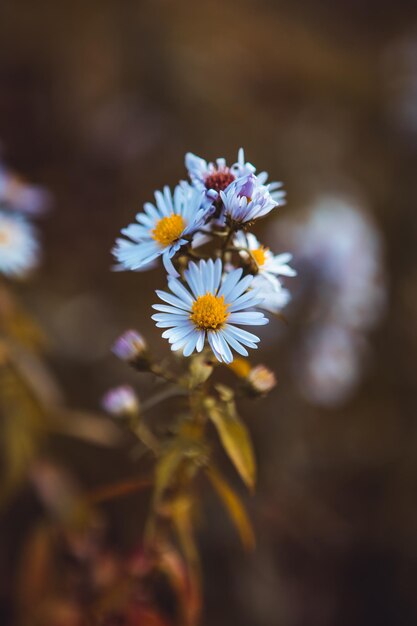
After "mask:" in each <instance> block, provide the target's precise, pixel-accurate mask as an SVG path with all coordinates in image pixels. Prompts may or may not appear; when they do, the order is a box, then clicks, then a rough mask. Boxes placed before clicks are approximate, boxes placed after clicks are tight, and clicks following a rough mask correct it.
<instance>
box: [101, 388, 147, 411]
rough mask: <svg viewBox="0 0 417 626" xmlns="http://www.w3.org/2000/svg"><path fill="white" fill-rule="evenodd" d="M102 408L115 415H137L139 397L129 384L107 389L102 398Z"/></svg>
mask: <svg viewBox="0 0 417 626" xmlns="http://www.w3.org/2000/svg"><path fill="white" fill-rule="evenodd" d="M102 406H103V409H104V410H105V411H106V412H107V413H110V415H114V416H115V417H124V416H126V417H127V416H131V415H137V414H138V413H139V399H138V397H137V395H136V393H135V392H134V390H133V389H132V387H130V385H121V386H120V387H115V388H114V389H109V391H108V392H107V393H106V394H105V395H104V397H103V399H102Z"/></svg>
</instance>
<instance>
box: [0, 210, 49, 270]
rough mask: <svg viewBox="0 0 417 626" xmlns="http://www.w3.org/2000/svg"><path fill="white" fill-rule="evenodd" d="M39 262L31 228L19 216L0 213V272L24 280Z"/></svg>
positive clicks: (35, 240) (36, 241)
mask: <svg viewBox="0 0 417 626" xmlns="http://www.w3.org/2000/svg"><path fill="white" fill-rule="evenodd" d="M38 262H39V244H38V240H37V238H36V232H35V229H34V228H33V226H32V225H31V224H30V223H29V222H28V221H27V220H26V219H25V218H24V217H23V216H21V215H19V214H15V213H8V212H5V211H0V272H1V273H2V274H5V275H6V276H11V277H14V278H24V277H25V276H26V275H27V274H28V273H29V272H30V271H31V270H33V269H34V268H35V267H36V266H37V265H38Z"/></svg>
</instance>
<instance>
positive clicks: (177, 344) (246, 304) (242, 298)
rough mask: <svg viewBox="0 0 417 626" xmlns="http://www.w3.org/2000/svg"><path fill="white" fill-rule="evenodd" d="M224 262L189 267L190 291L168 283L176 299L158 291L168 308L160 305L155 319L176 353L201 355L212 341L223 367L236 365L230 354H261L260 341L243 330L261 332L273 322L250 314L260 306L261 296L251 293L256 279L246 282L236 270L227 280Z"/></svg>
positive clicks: (172, 281) (177, 283) (186, 272)
mask: <svg viewBox="0 0 417 626" xmlns="http://www.w3.org/2000/svg"><path fill="white" fill-rule="evenodd" d="M222 270H223V268H222V262H221V261H220V259H217V260H216V261H215V262H213V261H212V260H211V259H209V260H208V261H200V262H199V264H198V265H196V264H195V263H192V262H191V263H190V264H189V267H188V269H187V270H185V272H184V275H185V280H186V282H187V286H188V287H189V289H187V288H186V287H184V285H183V284H182V283H181V282H180V281H179V280H177V279H175V278H171V279H169V282H168V285H169V288H170V290H171V292H172V293H167V292H166V291H157V292H156V293H157V295H158V296H159V297H160V298H161V300H164V302H166V303H167V304H155V305H153V308H154V309H156V310H157V311H158V313H156V314H155V315H153V316H152V319H154V320H155V321H156V325H157V326H159V327H160V328H167V329H168V330H166V331H164V332H163V334H162V336H163V337H164V338H166V339H168V341H169V343H171V344H172V345H171V349H172V350H182V351H183V354H184V356H190V354H192V353H193V352H194V350H197V352H201V351H202V349H203V348H204V344H205V341H206V339H207V341H208V343H209V345H210V347H211V349H212V351H213V353H214V355H215V357H216V358H217V359H218V360H219V361H223V362H225V363H231V362H232V361H233V354H232V351H231V349H230V348H233V350H235V351H236V352H238V353H239V354H241V355H243V356H248V351H247V350H246V348H245V346H246V347H248V348H256V347H257V345H256V344H257V343H258V342H259V338H258V337H257V336H256V335H253V334H252V333H249V332H248V331H246V330H243V329H241V328H238V326H246V325H249V326H251V325H254V326H259V325H263V324H267V323H268V319H267V318H266V317H264V315H263V313H261V312H259V311H248V310H247V309H249V308H252V307H254V306H256V305H257V304H259V302H260V298H259V297H258V294H257V292H256V290H253V289H251V290H250V291H248V288H249V287H250V285H251V283H252V280H253V276H252V275H249V276H245V277H244V278H242V273H243V270H242V269H241V268H239V269H236V270H233V271H232V272H230V273H229V274H227V275H226V277H225V278H224V279H223V280H222Z"/></svg>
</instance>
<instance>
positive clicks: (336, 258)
mask: <svg viewBox="0 0 417 626" xmlns="http://www.w3.org/2000/svg"><path fill="white" fill-rule="evenodd" d="M284 232H285V237H286V239H288V240H289V241H290V245H291V247H292V248H293V249H294V254H295V256H296V257H297V260H298V262H299V263H300V264H307V265H309V266H310V267H311V268H312V269H313V271H314V272H315V273H316V279H317V280H318V281H319V282H320V284H321V288H320V289H319V291H318V294H317V295H318V298H319V299H320V300H321V303H320V306H321V307H322V309H323V313H324V310H325V311H326V316H328V317H331V318H332V319H336V320H337V321H338V323H339V324H343V325H346V326H349V327H351V328H355V329H357V330H363V329H367V328H370V327H372V326H373V325H374V324H375V323H376V321H377V320H378V319H379V317H380V316H381V313H382V310H383V308H384V304H385V300H386V287H385V281H384V263H383V255H382V242H381V237H380V235H379V233H378V230H377V229H376V227H375V225H374V224H373V223H372V221H371V220H370V218H369V217H368V216H367V215H366V214H365V213H364V211H362V210H361V209H360V207H359V206H357V205H356V204H355V203H354V202H349V201H348V200H344V199H342V198H339V197H332V196H324V197H323V198H321V199H320V200H319V201H318V202H317V203H316V204H314V205H313V207H312V209H311V211H310V213H309V217H308V218H307V220H306V221H305V222H304V223H303V224H300V225H297V226H290V227H289V228H288V229H285V225H284ZM323 313H322V314H323Z"/></svg>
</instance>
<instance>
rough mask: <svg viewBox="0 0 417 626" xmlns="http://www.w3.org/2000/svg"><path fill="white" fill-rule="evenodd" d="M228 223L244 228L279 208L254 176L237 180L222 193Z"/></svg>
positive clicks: (249, 175)
mask: <svg viewBox="0 0 417 626" xmlns="http://www.w3.org/2000/svg"><path fill="white" fill-rule="evenodd" d="M220 197H221V199H222V201H223V205H224V217H225V218H226V222H229V223H230V224H232V225H234V226H235V227H242V226H243V225H245V224H248V223H249V222H253V221H254V220H256V219H258V218H260V217H264V216H265V215H267V214H268V213H269V212H270V211H272V209H273V208H275V207H276V206H278V202H276V201H275V200H274V199H273V198H272V196H271V194H270V193H269V191H268V187H265V186H264V185H260V184H259V182H258V180H257V178H256V176H255V175H254V174H247V175H246V176H242V177H241V178H237V179H236V180H235V181H234V182H233V183H231V184H230V185H229V186H228V187H227V189H226V191H220Z"/></svg>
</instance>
